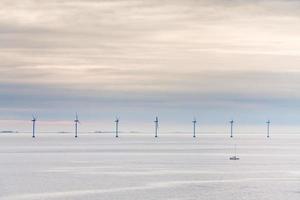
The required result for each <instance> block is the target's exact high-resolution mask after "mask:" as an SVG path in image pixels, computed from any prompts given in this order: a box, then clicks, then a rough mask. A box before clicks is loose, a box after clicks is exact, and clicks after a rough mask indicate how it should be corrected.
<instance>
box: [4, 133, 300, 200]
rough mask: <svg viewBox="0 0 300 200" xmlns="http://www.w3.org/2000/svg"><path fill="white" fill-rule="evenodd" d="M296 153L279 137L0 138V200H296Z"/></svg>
mask: <svg viewBox="0 0 300 200" xmlns="http://www.w3.org/2000/svg"><path fill="white" fill-rule="evenodd" d="M235 144H237V154H238V156H239V157H240V160H239V161H230V160H229V157H230V156H232V155H233V154H234V145H235ZM299 154H300V136H297V135H286V136H285V135H284V134H282V135H274V136H272V138H270V139H267V138H265V137H264V136H261V135H251V134H249V135H239V136H237V137H235V138H233V139H231V138H229V137H227V135H203V136H199V137H197V138H196V139H195V138H192V137H190V136H187V135H178V134H176V135H174V136H172V135H171V134H169V135H165V136H161V137H160V138H158V139H155V138H152V137H151V136H149V135H138V134H135V135H130V134H127V135H122V136H121V137H120V138H118V139H116V138H114V137H113V136H109V135H101V134H83V135H80V137H79V138H78V139H75V138H73V137H72V135H68V134H43V135H42V134H41V135H39V136H38V137H37V138H36V139H32V138H30V136H28V135H25V134H15V135H9V134H8V135H6V134H2V135H0V198H1V199H5V200H25V199H26V200H27V199H28V200H29V199H30V200H31V199H33V200H34V199H38V200H41V199H66V200H68V199H72V200H73V199H75V200H76V199H89V200H96V199H97V200H98V199H107V200H114V199H125V200H127V199H128V200H134V199H147V200H148V199H149V200H150V199H155V200H168V199H170V200H171V199H172V200H181V199H182V200H183V199H184V200H192V199H209V200H215V199H216V200H217V199H218V200H219V199H222V200H232V199H239V200H240V199H247V200H248V199H249V200H250V199H251V200H252V199H253V200H257V199H270V200H277V199H278V200H282V199H300V155H299Z"/></svg>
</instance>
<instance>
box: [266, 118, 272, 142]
mask: <svg viewBox="0 0 300 200" xmlns="http://www.w3.org/2000/svg"><path fill="white" fill-rule="evenodd" d="M266 123H267V138H269V137H270V123H271V122H270V120H268V121H267V122H266Z"/></svg>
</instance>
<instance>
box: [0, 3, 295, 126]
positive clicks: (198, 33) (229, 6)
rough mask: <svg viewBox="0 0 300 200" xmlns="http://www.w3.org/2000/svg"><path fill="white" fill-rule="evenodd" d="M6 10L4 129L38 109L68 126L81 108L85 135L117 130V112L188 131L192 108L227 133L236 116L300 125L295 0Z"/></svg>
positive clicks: (1, 84)
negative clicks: (114, 124)
mask: <svg viewBox="0 0 300 200" xmlns="http://www.w3.org/2000/svg"><path fill="white" fill-rule="evenodd" d="M0 7H1V9H0V40H1V43H0V49H1V51H0V59H1V63H0V130H6V129H8V130H15V129H16V130H22V131H30V129H31V128H30V127H31V124H30V119H31V115H32V114H34V115H36V116H37V117H38V120H40V121H41V122H39V123H42V124H40V125H41V126H39V128H41V129H42V130H44V131H47V130H49V131H52V130H57V131H60V129H63V130H68V131H70V130H72V128H73V125H72V120H73V119H74V117H75V112H78V113H79V117H80V119H81V121H82V122H83V124H82V125H81V126H80V128H82V129H81V130H85V131H94V130H102V129H105V130H111V129H113V120H114V118H115V117H116V116H120V117H121V119H122V123H123V127H124V129H126V130H142V129H145V130H151V129H152V128H153V123H152V121H153V120H154V117H155V116H157V115H158V116H159V117H160V118H161V119H162V123H163V124H165V125H166V126H165V129H168V130H169V129H170V128H172V127H174V128H175V127H178V130H182V129H183V130H186V129H188V128H190V126H191V121H192V119H193V117H194V116H195V117H197V119H198V121H199V125H200V126H202V125H203V126H209V125H211V126H221V127H224V128H222V129H224V131H226V130H228V121H229V120H231V119H234V120H236V121H237V122H238V123H239V122H241V124H240V126H241V127H242V126H245V127H246V126H259V125H260V126H262V127H264V125H265V121H266V120H271V121H272V123H273V124H276V125H277V126H287V127H288V126H291V127H295V126H297V125H298V122H300V115H299V111H298V110H299V108H300V94H299V92H298V91H299V90H300V81H299V80H300V70H299V66H300V38H299V34H300V13H299V9H300V2H299V1H293V0H268V1H266V0H248V1H244V0H231V1H226V0H199V1H195V0H186V1H180V0H172V1H171V0H165V1H158V0H149V1H145V0H139V1H137V0H126V1H122V0H111V1H107V0H99V1H95V0H63V1H62V0H53V1H35V0H16V1H10V0H0ZM136 124H138V125H137V127H135V125H136ZM42 125H43V126H42ZM55 126H60V127H61V128H55ZM64 127H65V128H64ZM87 127H88V128H87ZM181 127H182V128H181ZM63 130H61V131H63Z"/></svg>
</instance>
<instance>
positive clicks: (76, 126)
mask: <svg viewBox="0 0 300 200" xmlns="http://www.w3.org/2000/svg"><path fill="white" fill-rule="evenodd" d="M74 122H75V138H77V137H78V123H80V121H79V119H78V115H77V113H76V117H75V120H74Z"/></svg>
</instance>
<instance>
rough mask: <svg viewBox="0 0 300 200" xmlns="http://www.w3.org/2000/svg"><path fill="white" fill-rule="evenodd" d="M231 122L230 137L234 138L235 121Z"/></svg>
mask: <svg viewBox="0 0 300 200" xmlns="http://www.w3.org/2000/svg"><path fill="white" fill-rule="evenodd" d="M229 123H230V137H231V138H232V137H233V123H234V121H233V120H231V121H230V122H229Z"/></svg>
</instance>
